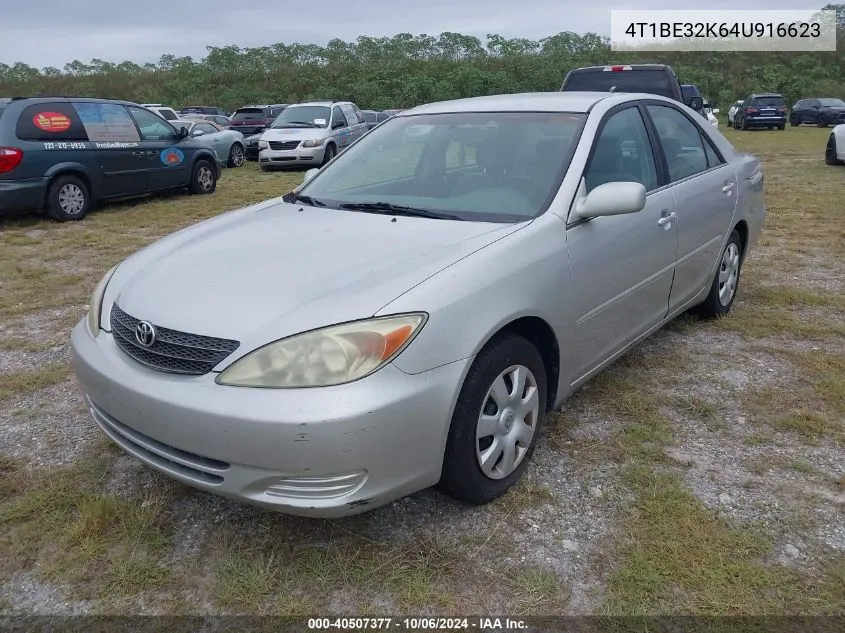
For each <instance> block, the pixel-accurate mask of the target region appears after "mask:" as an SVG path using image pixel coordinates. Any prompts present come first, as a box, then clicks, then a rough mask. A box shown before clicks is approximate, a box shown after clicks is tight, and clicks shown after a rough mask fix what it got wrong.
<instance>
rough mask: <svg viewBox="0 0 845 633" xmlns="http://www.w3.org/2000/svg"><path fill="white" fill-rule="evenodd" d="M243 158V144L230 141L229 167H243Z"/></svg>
mask: <svg viewBox="0 0 845 633" xmlns="http://www.w3.org/2000/svg"><path fill="white" fill-rule="evenodd" d="M244 160H245V159H244V148H243V145H241V144H240V143H232V148H231V149H230V150H229V162H228V165H229V167H243V164H244Z"/></svg>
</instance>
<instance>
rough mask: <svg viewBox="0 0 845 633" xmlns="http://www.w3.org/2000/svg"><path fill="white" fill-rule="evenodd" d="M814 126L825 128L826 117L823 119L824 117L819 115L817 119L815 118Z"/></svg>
mask: <svg viewBox="0 0 845 633" xmlns="http://www.w3.org/2000/svg"><path fill="white" fill-rule="evenodd" d="M816 126H818V127H827V117H825V115H823V114H820V115H819V116H818V118H816Z"/></svg>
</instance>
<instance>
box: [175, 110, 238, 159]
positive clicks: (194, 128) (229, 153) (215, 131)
mask: <svg viewBox="0 0 845 633" xmlns="http://www.w3.org/2000/svg"><path fill="white" fill-rule="evenodd" d="M170 123H172V124H173V127H175V128H176V129H177V130H178V129H180V128H186V129H187V130H188V135H189V136H190V137H191V138H194V139H197V140H199V141H201V142H203V143H206V144H207V145H208V146H209V147H211V148H213V149H214V151H216V152H217V156H219V157H220V160H222V161H223V162H224V163H225V164H226V166H228V167H242V166H243V164H244V162H245V161H246V141H245V140H244V135H243V134H241V133H240V132H238V131H237V130H228V129H224V128H222V127H220V126H219V125H217V124H215V123H212V122H211V121H205V120H199V119H178V120H176V121H171V122H170Z"/></svg>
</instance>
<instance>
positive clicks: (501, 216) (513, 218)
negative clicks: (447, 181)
mask: <svg viewBox="0 0 845 633" xmlns="http://www.w3.org/2000/svg"><path fill="white" fill-rule="evenodd" d="M453 114H469V115H475V114H477V115H482V116H484V115H490V116H495V115H499V114H524V115H531V114H560V115H570V116H576V117H580V119H581V120H580V121H579V122H578V125H577V126H576V127H575V131H574V134H573V135H572V143H571V144H570V146H569V149H568V150H567V152H566V154H565V155H564V160H562V161H561V166H562V167H559V168H558V173H557V174H556V175H555V177H554V179H553V180H552V185H551V186H550V187H549V192H548V194H547V195H546V198H545V199H544V200H543V202H542V203H541V204H540V205H539V207H538V209H537V211H536V212H535V213H534V214H532V215H516V214H506V213H483V212H478V213H477V212H472V213H468V212H466V211H461V210H454V209H430V210H431V211H432V212H436V213H440V214H448V215H455V216H458V217H460V218H461V220H447V221H453V222H457V221H465V222H485V223H493V224H522V223H525V222H532V221H534V220H536V219H537V218H539V217H540V216H542V215H544V214H545V213H546V212H548V210H549V208H551V206H552V203H553V202H554V200H555V198H556V197H557V195H558V194H559V193H560V187H561V185H562V184H563V180H564V178H566V174H567V173H568V172H569V169H570V168H571V167H572V159H573V157H574V156H575V152H576V150H577V149H578V145H579V144H580V142H581V138H582V136H583V135H584V128H585V127H586V126H587V120H588V119H589V117H590V113H589V112H572V111H569V110H462V111H445V112H425V113H422V112H421V113H416V114H402V115H398V114H397V115H395V116H392V117H390V118H389V119H387V120H385V121H382V122H381V123H380V124H379V125H378V126H377V127H379V128H381V127H383V126H386V125H395V123H391V122H392V121H400V120H402V119H415V118H417V117H426V118H429V117H437V116H443V115H453ZM373 132H375V128H373V130H372V131H371V132H370V133H371V134H372V133H373ZM368 136H369V134H365V135H363V136H361V137H359V138H358V139H356V140H355V141H353V142H352V143H351V144H350V145H349V147H347V148H346V151H344V152H343V153H342V154H340V155H339V156H338V157H337V159H335V161H333V163H334V164H335V165H336V164H337V161H342V160H350V159H349V155H348V154H347V152H348V151H349V150H350V149H351V148H352V147H354V146H355V145H357V144H358V143H360V142H361V141H363V140H364V139H366V138H367V137H368ZM344 155H346V158H345V159H344V158H343V156H344ZM331 169H332V164H329V165H327V167H324V168H322V169H320V171H319V172H318V173H317V174H315V175H314V176H313V177H312V178H311V179H310V180H308V181H306V182H304V183H303V184H301V185H299V187H298V188H296V189H294V191H295V192H296V194H297V195H306V196H308V194H307V193H306V192H307V190H308V188H309V187H311V186H312V185H313V184H314V182H316V181H317V180H318V179H319V178H320V176H322V175H325V173H326V172H327V171H331ZM291 193H293V192H291ZM309 197H310V196H309ZM318 197H319V199H320V201H321V202H324V203H326V207H324V209H331V210H333V211H341V212H344V213H350V212H351V213H365V212H363V211H355V210H352V209H340V208H338V204H339V203H340V202H342V201H338V200H332V199H326V198H325V197H323V196H318ZM439 221H443V220H439Z"/></svg>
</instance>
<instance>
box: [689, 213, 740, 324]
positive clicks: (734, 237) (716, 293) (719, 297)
mask: <svg viewBox="0 0 845 633" xmlns="http://www.w3.org/2000/svg"><path fill="white" fill-rule="evenodd" d="M741 271H742V238H740V236H739V233H738V232H737V231H736V229H734V230H733V231H731V234H730V236H729V237H728V243H727V244H725V248H724V249H723V250H722V256H721V258H720V260H719V266H718V268H717V269H716V274H715V275H714V276H713V283H712V284H711V285H710V292H709V293H708V295H707V299H705V300H704V303H702V304H701V305H698V306H696V307H695V308H694V309H693V312H695V313H696V314H698V315H699V316H701V317H703V318H705V319H712V318H716V317H721V316H725V315H726V314H727V313H728V312H730V311H731V306H732V305H733V302H734V299H736V292H737V289H738V288H739V275H740V272H741Z"/></svg>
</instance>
